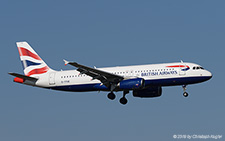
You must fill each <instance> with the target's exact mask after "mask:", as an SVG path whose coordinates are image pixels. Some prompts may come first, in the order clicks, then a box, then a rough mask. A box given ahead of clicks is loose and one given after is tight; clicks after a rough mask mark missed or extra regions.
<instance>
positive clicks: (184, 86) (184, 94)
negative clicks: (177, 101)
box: [182, 85, 188, 97]
mask: <svg viewBox="0 0 225 141" xmlns="http://www.w3.org/2000/svg"><path fill="white" fill-rule="evenodd" d="M182 87H183V91H184V93H183V96H184V97H188V93H187V92H186V89H187V88H186V85H183V86H182Z"/></svg>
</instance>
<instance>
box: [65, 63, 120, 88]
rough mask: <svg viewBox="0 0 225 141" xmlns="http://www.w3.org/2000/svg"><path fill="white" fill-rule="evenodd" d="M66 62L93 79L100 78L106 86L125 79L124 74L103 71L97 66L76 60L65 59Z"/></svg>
mask: <svg viewBox="0 0 225 141" xmlns="http://www.w3.org/2000/svg"><path fill="white" fill-rule="evenodd" d="M64 62H65V65H67V64H70V65H72V66H74V67H76V68H77V71H79V72H80V73H82V74H86V75H88V76H91V77H92V78H93V79H98V80H100V81H101V82H102V83H103V84H104V85H105V86H106V87H110V86H111V85H112V84H114V85H115V84H118V83H119V82H120V81H122V80H123V79H124V77H122V76H119V75H115V74H113V73H109V72H106V71H102V70H99V69H96V68H91V67H88V66H84V65H81V64H78V63H76V62H69V61H66V60H64Z"/></svg>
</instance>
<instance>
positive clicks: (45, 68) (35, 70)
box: [26, 66, 49, 76]
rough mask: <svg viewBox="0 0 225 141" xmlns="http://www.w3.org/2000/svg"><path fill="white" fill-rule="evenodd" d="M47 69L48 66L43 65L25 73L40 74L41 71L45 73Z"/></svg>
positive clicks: (28, 74) (29, 74)
mask: <svg viewBox="0 0 225 141" xmlns="http://www.w3.org/2000/svg"><path fill="white" fill-rule="evenodd" d="M48 70H49V67H48V66H45V67H43V68H40V69H34V70H32V71H30V72H28V73H27V74H26V75H27V76H31V75H33V74H42V73H46V72H47V71H48Z"/></svg>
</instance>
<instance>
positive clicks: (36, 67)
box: [16, 42, 51, 76]
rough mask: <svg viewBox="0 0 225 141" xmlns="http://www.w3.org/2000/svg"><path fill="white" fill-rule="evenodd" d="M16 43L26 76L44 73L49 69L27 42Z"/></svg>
mask: <svg viewBox="0 0 225 141" xmlns="http://www.w3.org/2000/svg"><path fill="white" fill-rule="evenodd" d="M16 45H17V47H18V50H19V54H20V60H21V62H22V65H23V69H24V74H25V75H26V76H31V75H35V74H44V73H46V72H48V71H50V70H51V69H50V68H49V67H48V65H47V64H46V63H45V62H44V61H43V60H42V59H41V58H40V57H39V55H38V54H37V53H36V52H35V51H34V50H33V49H32V48H31V46H30V45H29V44H28V43H27V42H17V43H16Z"/></svg>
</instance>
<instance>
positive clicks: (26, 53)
mask: <svg viewBox="0 0 225 141" xmlns="http://www.w3.org/2000/svg"><path fill="white" fill-rule="evenodd" d="M18 50H19V54H20V56H30V57H32V58H34V59H37V60H41V58H40V57H39V56H38V55H36V54H34V53H32V52H30V51H29V50H28V49H25V48H23V47H18Z"/></svg>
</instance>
